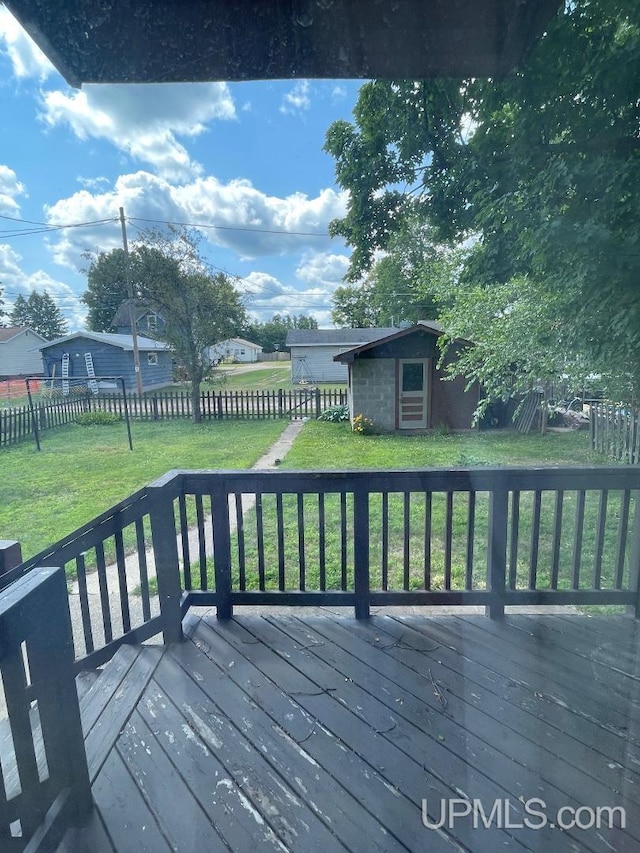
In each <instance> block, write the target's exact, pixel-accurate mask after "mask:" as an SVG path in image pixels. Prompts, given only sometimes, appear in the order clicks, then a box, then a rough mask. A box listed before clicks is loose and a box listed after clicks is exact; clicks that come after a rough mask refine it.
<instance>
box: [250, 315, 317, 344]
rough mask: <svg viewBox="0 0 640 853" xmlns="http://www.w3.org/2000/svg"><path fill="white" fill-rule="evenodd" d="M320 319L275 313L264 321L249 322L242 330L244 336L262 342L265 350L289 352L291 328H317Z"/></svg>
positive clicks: (258, 342)
mask: <svg viewBox="0 0 640 853" xmlns="http://www.w3.org/2000/svg"><path fill="white" fill-rule="evenodd" d="M317 328H318V321H317V320H316V319H315V317H312V316H310V315H307V314H298V315H296V314H274V315H273V317H272V318H271V319H270V320H266V321H265V322H264V323H260V322H253V323H248V324H247V325H246V326H245V328H244V329H243V331H242V335H243V337H245V338H247V339H248V340H250V341H252V342H253V343H256V344H260V346H261V347H262V349H263V350H264V351H265V352H276V351H280V352H288V351H289V347H287V346H285V342H286V340H287V332H288V331H289V330H290V329H317Z"/></svg>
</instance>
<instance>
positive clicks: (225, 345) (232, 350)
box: [207, 338, 262, 364]
mask: <svg viewBox="0 0 640 853" xmlns="http://www.w3.org/2000/svg"><path fill="white" fill-rule="evenodd" d="M207 349H208V357H209V360H210V361H231V362H234V363H235V362H240V363H241V364H245V363H249V362H253V361H258V357H259V355H260V353H261V352H262V347H261V346H260V344H254V343H252V342H251V341H247V340H245V339H244V338H227V339H226V340H225V341H220V343H218V344H214V345H213V346H212V347H208V348H207Z"/></svg>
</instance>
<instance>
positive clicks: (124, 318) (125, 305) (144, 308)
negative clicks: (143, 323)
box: [111, 299, 158, 327]
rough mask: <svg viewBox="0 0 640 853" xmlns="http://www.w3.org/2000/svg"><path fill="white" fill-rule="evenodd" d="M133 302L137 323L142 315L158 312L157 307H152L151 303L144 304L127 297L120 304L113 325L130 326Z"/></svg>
mask: <svg viewBox="0 0 640 853" xmlns="http://www.w3.org/2000/svg"><path fill="white" fill-rule="evenodd" d="M132 302H133V316H134V320H135V322H136V323H137V322H138V320H139V319H140V318H141V317H144V316H145V315H146V314H156V315H157V314H158V312H157V311H156V309H155V308H152V307H151V306H150V305H144V304H143V303H141V302H138V300H136V299H125V300H124V302H121V303H120V305H119V306H118V310H117V311H116V313H115V314H114V316H113V320H112V321H111V325H112V326H116V327H118V326H129V325H130V324H131V313H130V308H129V306H130V305H131V303H132Z"/></svg>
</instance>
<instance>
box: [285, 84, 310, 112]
mask: <svg viewBox="0 0 640 853" xmlns="http://www.w3.org/2000/svg"><path fill="white" fill-rule="evenodd" d="M309 89H310V86H309V81H308V80H298V82H297V83H296V84H295V86H294V87H293V89H291V91H290V92H287V93H286V95H285V96H284V97H283V99H282V104H281V105H280V112H281V113H300V112H304V111H305V110H308V109H309V108H310V107H311V98H310V97H309Z"/></svg>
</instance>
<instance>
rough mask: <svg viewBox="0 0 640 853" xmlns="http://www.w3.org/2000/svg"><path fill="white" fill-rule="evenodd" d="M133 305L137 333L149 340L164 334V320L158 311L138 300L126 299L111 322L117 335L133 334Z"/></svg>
mask: <svg viewBox="0 0 640 853" xmlns="http://www.w3.org/2000/svg"><path fill="white" fill-rule="evenodd" d="M132 303H133V319H134V322H135V324H136V332H137V333H138V334H139V335H145V336H146V337H149V338H155V337H157V333H158V332H162V331H163V329H164V327H165V322H164V318H163V317H162V315H161V314H160V313H159V312H158V311H156V310H154V309H153V308H151V307H149V306H148V305H144V304H143V303H141V302H139V301H138V300H136V299H125V300H124V302H122V303H120V307H119V308H118V310H117V311H116V313H115V315H114V317H113V320H112V321H111V325H112V327H113V328H114V329H115V330H116V334H118V335H130V334H131V306H132Z"/></svg>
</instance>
